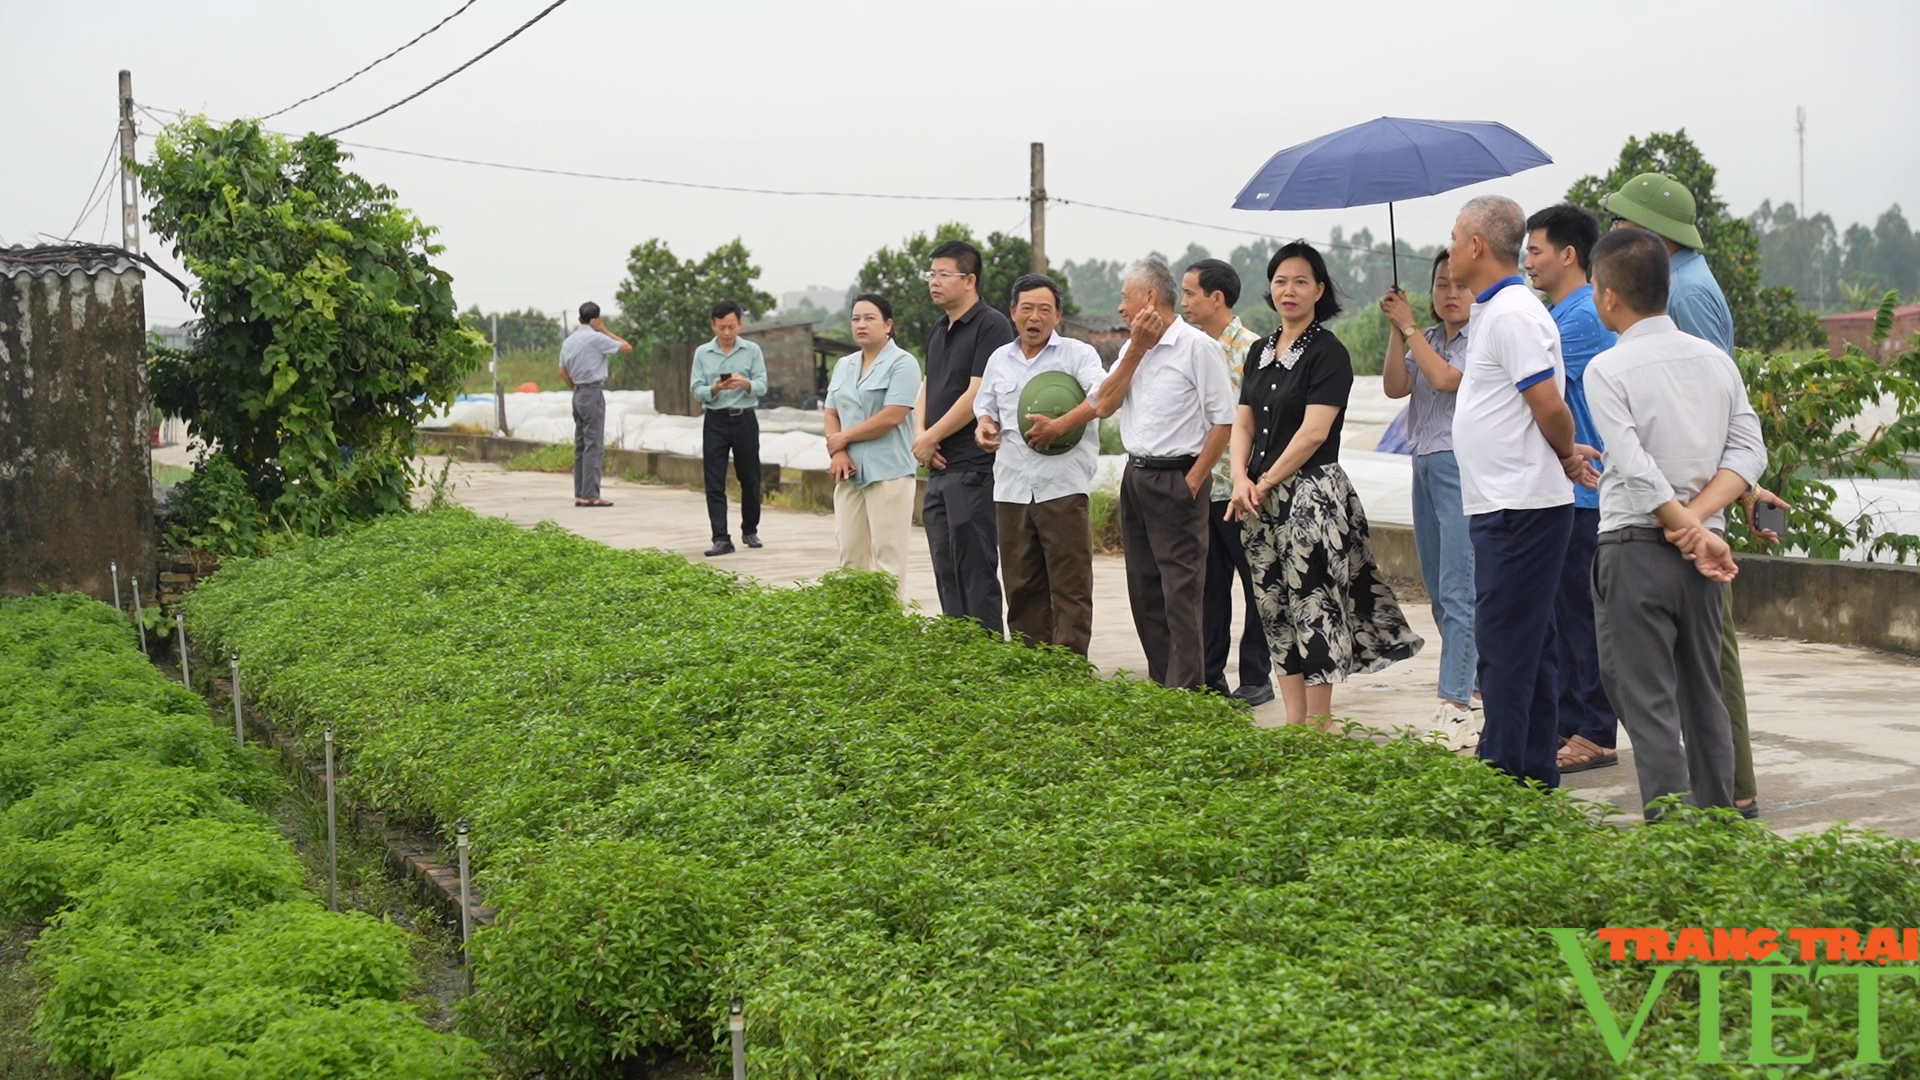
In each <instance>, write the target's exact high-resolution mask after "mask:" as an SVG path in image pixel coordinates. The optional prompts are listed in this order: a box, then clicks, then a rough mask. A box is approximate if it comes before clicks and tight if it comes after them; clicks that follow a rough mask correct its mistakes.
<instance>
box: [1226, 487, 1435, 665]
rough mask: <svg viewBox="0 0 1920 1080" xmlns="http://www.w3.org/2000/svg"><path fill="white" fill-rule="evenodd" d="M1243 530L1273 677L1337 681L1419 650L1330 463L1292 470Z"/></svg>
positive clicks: (1353, 498) (1355, 498)
mask: <svg viewBox="0 0 1920 1080" xmlns="http://www.w3.org/2000/svg"><path fill="white" fill-rule="evenodd" d="M1244 527H1245V529H1246V540H1247V563H1248V565H1249V566H1250V567H1252V569H1253V593H1254V606H1255V607H1256V608H1257V609H1258V610H1259V612H1260V623H1261V625H1262V626H1263V627H1264V628H1265V629H1266V632H1267V647H1268V648H1269V649H1271V650H1272V651H1273V664H1274V666H1275V667H1277V668H1279V669H1280V673H1281V674H1283V675H1305V676H1306V677H1307V685H1309V686H1315V685H1319V684H1321V683H1331V682H1341V681H1344V680H1345V679H1346V677H1347V676H1348V675H1352V674H1355V673H1360V674H1364V673H1366V672H1370V671H1379V670H1381V669H1382V668H1384V667H1386V666H1387V665H1389V664H1392V663H1394V662H1395V661H1399V660H1406V659H1408V658H1410V657H1412V656H1413V655H1414V654H1416V653H1418V652H1419V651H1420V647H1421V646H1422V645H1424V644H1426V642H1425V641H1423V640H1422V639H1421V637H1420V635H1419V634H1416V633H1414V632H1413V628H1412V627H1410V626H1408V625H1407V619H1406V616H1405V615H1403V614H1401V612H1400V602H1399V601H1398V600H1396V599H1395V598H1394V595H1393V589H1392V587H1391V586H1389V585H1388V584H1387V583H1386V582H1385V581H1384V580H1382V579H1381V577H1380V570H1379V567H1377V566H1375V565H1374V561H1373V545H1372V544H1371V543H1370V542H1369V541H1368V539H1367V512H1366V511H1365V510H1364V509H1362V508H1361V506H1360V496H1359V494H1358V493H1357V492H1355V491H1354V490H1353V482H1352V481H1350V480H1349V479H1347V473H1346V470H1345V469H1342V468H1341V467H1340V466H1339V465H1318V466H1309V467H1307V468H1304V469H1301V470H1300V471H1299V472H1297V473H1295V474H1294V475H1293V476H1291V477H1289V478H1288V479H1287V480H1286V482H1285V483H1282V484H1281V485H1279V486H1278V487H1276V488H1274V489H1273V491H1272V492H1271V493H1269V494H1268V495H1267V499H1266V502H1264V503H1262V504H1261V505H1260V513H1259V514H1258V515H1257V516H1254V517H1250V518H1247V519H1245V522H1244Z"/></svg>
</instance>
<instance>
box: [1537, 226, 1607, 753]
mask: <svg viewBox="0 0 1920 1080" xmlns="http://www.w3.org/2000/svg"><path fill="white" fill-rule="evenodd" d="M1599 239H1600V222H1599V221H1598V220H1596V219H1595V218H1594V216H1593V215H1592V214H1590V213H1588V212H1587V211H1585V210H1582V209H1581V208H1580V207H1577V206H1574V205H1573V204H1571V203H1560V204H1559V205H1557V206H1549V207H1547V208H1546V209H1545V210H1541V211H1539V212H1537V213H1535V214H1534V215H1533V216H1532V217H1530V218H1528V219H1527V251H1526V255H1527V258H1526V270H1527V273H1528V275H1530V276H1531V277H1532V278H1533V287H1534V288H1536V289H1538V290H1540V291H1541V292H1544V293H1546V294H1547V296H1548V297H1550V298H1551V299H1552V300H1553V304H1552V306H1551V307H1549V308H1548V309H1547V310H1548V313H1549V314H1551V315H1552V316H1553V322H1554V325H1555V326H1556V327H1558V328H1559V330H1560V355H1561V357H1562V358H1563V359H1564V360H1565V361H1566V365H1567V388H1566V400H1567V409H1568V411H1569V412H1571V413H1573V432H1574V434H1573V438H1574V442H1576V443H1578V444H1579V445H1580V447H1582V448H1583V451H1582V452H1585V451H1586V450H1591V451H1592V452H1593V453H1592V454H1590V455H1589V457H1590V458H1591V457H1594V456H1597V455H1598V452H1599V451H1602V450H1605V449H1606V447H1605V446H1604V445H1603V444H1602V442H1601V439H1600V434H1599V432H1597V431H1596V430H1594V425H1593V412H1592V410H1590V409H1589V408H1588V407H1587V390H1586V383H1585V375H1586V371H1587V362H1588V361H1589V360H1592V359H1593V358H1594V356H1595V355H1596V354H1598V353H1600V352H1603V351H1605V350H1607V349H1610V348H1612V347H1613V343H1614V334H1613V331H1611V330H1608V329H1607V328H1606V327H1605V326H1603V325H1602V324H1601V322H1600V314H1599V313H1598V312H1597V311H1595V310H1594V307H1593V286H1592V285H1590V284H1588V283H1587V256H1588V253H1589V252H1591V251H1592V250H1593V245H1594V244H1595V243H1596V242H1597V241H1598V240H1599ZM1588 468H1589V469H1590V468H1591V466H1588ZM1586 479H1587V480H1589V481H1593V483H1594V485H1595V486H1588V484H1587V483H1584V482H1578V483H1575V484H1574V485H1573V537H1572V539H1571V540H1569V541H1568V544H1567V561H1566V564H1565V566H1564V567H1562V569H1561V572H1560V585H1559V593H1558V595H1557V596H1556V598H1555V600H1554V629H1555V631H1556V634H1555V637H1554V641H1555V643H1556V644H1557V645H1558V647H1559V651H1560V719H1559V725H1560V740H1561V742H1560V752H1559V757H1560V771H1561V772H1562V773H1570V772H1583V771H1585V770H1587V769H1598V768H1603V767H1605V766H1608V765H1614V764H1617V763H1618V762H1619V760H1620V758H1619V755H1618V754H1617V753H1616V752H1615V750H1614V746H1615V743H1616V742H1617V739H1616V733H1617V731H1618V729H1619V718H1618V717H1617V716H1616V715H1615V714H1614V711H1613V706H1612V705H1610V704H1608V703H1607V692H1606V689H1605V688H1604V687H1603V686H1602V685H1601V683H1600V646H1599V643H1598V639H1596V638H1595V636H1594V628H1593V556H1594V551H1595V549H1596V548H1597V546H1598V545H1599V542H1600V492H1599V489H1598V486H1597V484H1598V480H1597V477H1593V476H1590V475H1588V476H1586Z"/></svg>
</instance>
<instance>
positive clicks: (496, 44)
mask: <svg viewBox="0 0 1920 1080" xmlns="http://www.w3.org/2000/svg"><path fill="white" fill-rule="evenodd" d="M566 2H567V0H553V3H551V4H548V5H547V6H546V7H545V8H543V9H541V11H540V14H538V15H535V16H534V17H533V18H531V19H528V20H527V21H526V22H523V23H521V24H520V28H519V29H517V30H515V31H514V32H513V33H511V34H508V35H507V36H506V37H503V38H501V39H500V40H499V41H496V42H494V43H493V44H492V45H489V46H487V51H486V52H483V53H481V54H480V55H479V56H476V57H474V58H473V59H471V60H469V61H467V62H466V63H464V64H461V65H460V66H459V67H457V68H454V69H453V70H452V71H449V72H447V73H446V74H445V75H442V76H440V77H439V78H437V79H435V80H433V81H432V82H430V83H428V84H427V85H425V86H423V87H421V88H420V89H418V90H415V91H414V92H413V93H411V94H408V95H407V96H406V97H403V98H401V99H400V100H399V101H396V102H394V103H393V104H391V105H389V106H387V107H386V108H384V109H381V110H380V111H379V112H376V113H373V114H371V115H368V116H363V117H361V118H360V119H358V120H355V121H354V122H353V123H351V124H347V125H345V126H343V127H337V128H334V129H333V130H332V131H329V132H327V134H328V135H329V136H332V135H338V134H340V133H341V132H343V131H346V130H347V129H348V128H357V127H359V126H360V125H361V124H364V123H366V122H367V121H369V120H372V119H375V118H376V117H381V116H385V115H386V114H388V113H390V112H392V111H393V110H395V109H397V108H399V107H400V106H402V105H405V104H406V103H407V102H409V101H412V100H413V99H414V98H417V97H419V96H420V95H421V94H424V93H426V92H427V91H429V90H431V89H433V88H434V87H436V86H439V85H440V84H441V83H443V82H446V81H447V80H448V79H451V78H453V77H454V76H455V75H458V74H460V73H461V72H463V71H465V70H467V69H468V68H470V67H472V66H473V65H475V64H477V63H479V62H480V61H482V60H485V59H486V58H487V57H488V56H490V55H492V54H493V51H494V50H495V49H498V48H499V47H500V46H502V45H505V44H506V43H507V42H509V41H512V40H513V39H514V38H517V37H519V36H520V35H521V33H523V32H524V31H525V30H526V29H527V27H529V26H532V25H533V24H534V23H537V22H539V21H540V20H541V19H544V18H546V17H547V16H548V15H549V14H551V13H552V12H553V9H554V8H557V7H559V6H560V5H561V4H564V3H566Z"/></svg>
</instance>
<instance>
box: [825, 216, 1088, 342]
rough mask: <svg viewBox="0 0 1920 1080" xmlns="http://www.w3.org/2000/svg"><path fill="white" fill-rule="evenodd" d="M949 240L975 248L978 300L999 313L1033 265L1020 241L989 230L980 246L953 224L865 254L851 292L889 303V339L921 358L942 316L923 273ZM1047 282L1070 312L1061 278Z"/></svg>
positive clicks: (1069, 297)
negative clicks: (1054, 286) (936, 250)
mask: <svg viewBox="0 0 1920 1080" xmlns="http://www.w3.org/2000/svg"><path fill="white" fill-rule="evenodd" d="M949 240H965V241H966V242H968V243H970V244H972V245H973V246H975V247H977V248H979V249H980V259H981V262H982V263H983V265H982V267H981V273H980V277H981V281H980V298H981V299H982V300H985V301H986V302H987V304H988V305H990V306H992V307H994V308H997V309H999V310H1001V311H1005V310H1006V309H1007V308H1008V306H1009V292H1010V290H1011V289H1012V288H1013V283H1014V281H1015V280H1017V279H1018V278H1019V277H1020V275H1021V274H1024V273H1026V272H1027V270H1028V269H1029V268H1031V267H1032V265H1033V247H1032V245H1030V244H1029V243H1028V242H1027V240H1026V239H1025V238H1024V237H1019V236H1009V235H1008V234H1006V233H1000V232H995V233H989V234H988V235H987V239H986V242H985V243H981V242H980V241H978V240H977V239H975V238H974V235H973V230H971V229H969V228H967V227H966V226H965V225H962V224H960V223H959V222H954V221H950V222H947V223H946V224H944V225H941V226H939V227H938V228H936V229H934V230H933V232H932V233H924V232H922V233H914V234H913V235H912V236H909V237H907V238H906V239H905V240H902V241H901V242H900V245H899V246H898V247H883V248H881V249H880V250H878V251H876V252H874V253H873V254H872V255H869V256H867V261H866V263H865V264H863V265H862V266H861V267H860V274H859V276H858V277H857V278H856V279H855V284H854V289H855V291H856V292H871V293H879V294H880V295H881V296H884V297H886V298H887V300H888V301H889V302H890V303H892V304H893V340H894V341H896V342H898V343H899V344H900V346H901V347H902V348H905V349H909V350H911V351H912V352H913V353H914V354H915V355H924V353H925V352H926V348H927V338H928V336H929V335H930V334H932V333H933V327H934V325H935V323H936V322H937V321H938V320H940V319H941V318H943V317H944V316H943V315H942V313H941V311H940V309H939V308H938V307H935V306H934V303H933V301H932V300H931V299H929V298H928V296H927V280H926V276H925V275H926V270H927V265H928V263H929V261H930V260H931V259H932V252H933V249H934V248H937V247H939V246H940V245H941V244H944V243H946V242H947V241H949ZM1049 269H1051V268H1049ZM1053 278H1054V280H1055V281H1056V282H1058V283H1059V285H1060V292H1061V294H1062V300H1063V301H1064V302H1065V304H1066V308H1067V310H1068V311H1069V312H1072V311H1074V310H1076V309H1075V307H1074V305H1073V290H1072V288H1071V287H1070V286H1069V284H1068V282H1067V281H1066V276H1065V275H1064V274H1061V273H1055V274H1053Z"/></svg>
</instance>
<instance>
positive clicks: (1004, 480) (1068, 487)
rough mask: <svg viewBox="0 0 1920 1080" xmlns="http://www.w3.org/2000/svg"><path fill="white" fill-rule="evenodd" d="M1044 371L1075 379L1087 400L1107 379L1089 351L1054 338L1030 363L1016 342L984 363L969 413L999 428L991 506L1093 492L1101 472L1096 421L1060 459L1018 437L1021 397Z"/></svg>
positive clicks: (1082, 345)
mask: <svg viewBox="0 0 1920 1080" xmlns="http://www.w3.org/2000/svg"><path fill="white" fill-rule="evenodd" d="M1043 371H1064V372H1066V373H1067V374H1069V375H1071V376H1073V378H1074V381H1076V382H1078V383H1079V384H1080V389H1082V390H1084V391H1086V394H1087V396H1088V397H1093V396H1094V395H1095V394H1097V393H1099V392H1100V383H1101V382H1102V381H1103V380H1104V379H1105V378H1106V377H1107V372H1106V369H1105V368H1103V367H1101V366H1100V354H1099V353H1097V352H1095V351H1094V348H1093V346H1091V345H1089V344H1087V343H1086V342H1084V341H1076V340H1074V339H1073V338H1069V337H1061V336H1060V335H1059V334H1058V333H1055V334H1054V335H1053V337H1052V338H1051V339H1049V340H1048V341H1047V344H1046V347H1045V348H1043V349H1041V350H1040V355H1039V356H1036V357H1034V358H1033V359H1031V360H1029V359H1027V354H1026V352H1025V351H1024V350H1023V349H1021V347H1020V339H1019V338H1014V339H1013V340H1012V341H1009V342H1007V343H1006V344H1005V345H1002V346H1000V348H998V349H996V350H995V351H994V354H993V355H992V356H990V357H988V358H987V370H986V372H985V374H983V375H981V376H980V392H979V394H977V395H975V396H974V399H973V412H974V415H975V416H991V417H993V418H994V420H995V421H997V422H998V423H999V424H1000V452H999V453H997V454H995V455H994V456H993V501H994V502H1004V503H1037V502H1051V501H1052V500H1054V499H1061V498H1065V497H1067V496H1069V495H1085V494H1088V493H1089V492H1091V491H1092V490H1093V476H1094V473H1096V472H1097V471H1099V468H1100V428H1099V421H1097V420H1096V421H1094V422H1092V423H1090V424H1088V425H1087V431H1086V434H1084V435H1082V436H1080V441H1079V442H1078V443H1075V444H1074V447H1073V449H1071V450H1068V451H1067V452H1066V453H1064V454H1043V453H1041V452H1040V451H1038V450H1035V449H1033V448H1032V447H1030V446H1028V445H1027V443H1026V440H1025V439H1023V438H1021V437H1020V392H1021V391H1022V390H1025V389H1026V388H1027V383H1028V381H1029V380H1031V379H1032V378H1033V377H1034V376H1035V375H1038V374H1040V373H1041V372H1043Z"/></svg>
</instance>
